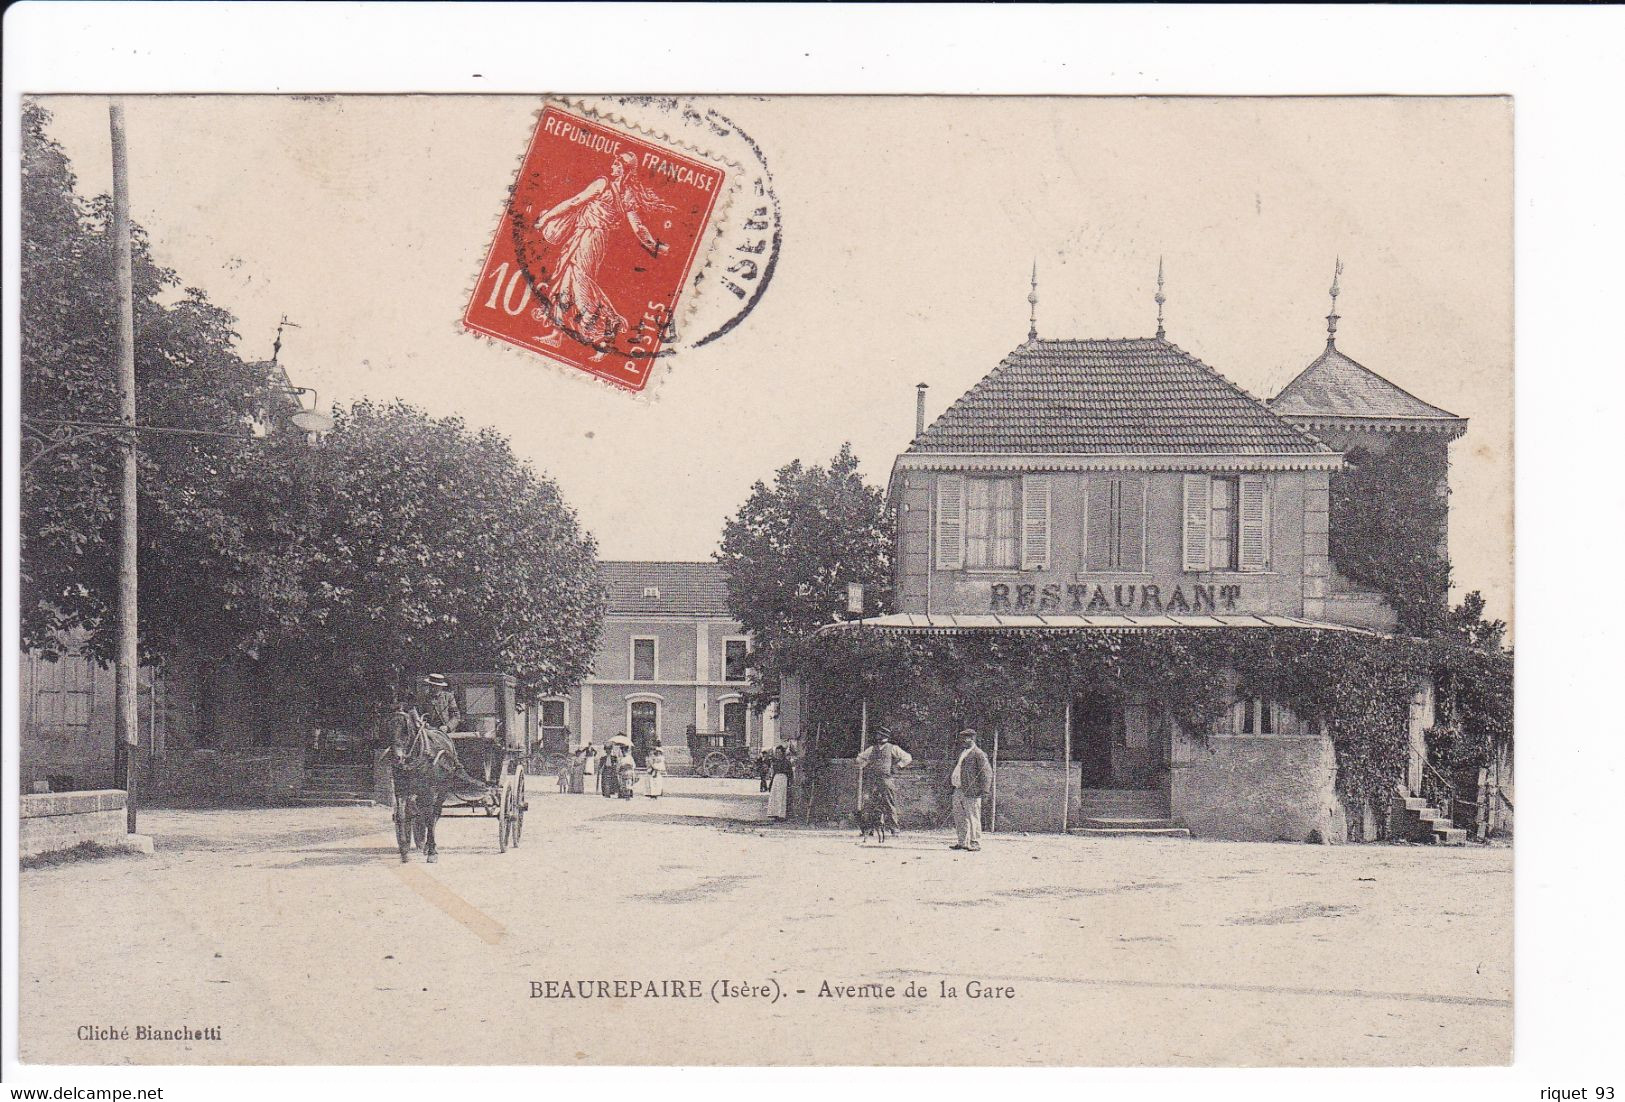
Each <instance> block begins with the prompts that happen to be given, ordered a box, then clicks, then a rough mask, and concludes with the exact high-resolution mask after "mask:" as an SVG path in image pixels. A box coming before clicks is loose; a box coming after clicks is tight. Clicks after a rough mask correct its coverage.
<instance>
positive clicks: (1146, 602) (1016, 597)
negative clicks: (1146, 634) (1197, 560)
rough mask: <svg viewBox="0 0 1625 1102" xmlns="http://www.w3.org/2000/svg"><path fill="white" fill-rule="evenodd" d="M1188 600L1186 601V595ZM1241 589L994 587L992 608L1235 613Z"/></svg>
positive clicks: (997, 584) (1054, 584)
mask: <svg viewBox="0 0 1625 1102" xmlns="http://www.w3.org/2000/svg"><path fill="white" fill-rule="evenodd" d="M1187 590H1188V591H1189V595H1188V596H1187V592H1186V591H1187ZM1240 600H1241V586H1239V585H1190V586H1185V585H1171V586H1161V585H1158V584H1156V583H1154V582H1147V583H1145V584H1140V585H1135V584H1129V585H1120V584H1117V585H1084V584H1082V583H1078V584H1074V585H1063V584H1061V583H1060V582H1052V583H1051V584H1049V585H1038V584H1037V583H1029V582H1016V583H1005V582H995V583H994V584H993V586H992V592H991V595H990V604H989V607H990V608H991V609H992V611H994V612H1082V613H1084V614H1086V615H1087V614H1091V613H1094V614H1104V615H1120V616H1129V615H1156V614H1162V613H1170V614H1176V615H1177V614H1182V613H1193V614H1194V613H1203V612H1235V611H1237V608H1236V605H1237V602H1238V601H1240Z"/></svg>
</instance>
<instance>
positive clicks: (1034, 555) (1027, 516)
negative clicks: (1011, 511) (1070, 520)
mask: <svg viewBox="0 0 1625 1102" xmlns="http://www.w3.org/2000/svg"><path fill="white" fill-rule="evenodd" d="M1049 489H1050V482H1049V478H1048V477H1047V476H1045V475H1027V476H1025V477H1023V478H1022V480H1021V569H1023V570H1048V569H1049Z"/></svg>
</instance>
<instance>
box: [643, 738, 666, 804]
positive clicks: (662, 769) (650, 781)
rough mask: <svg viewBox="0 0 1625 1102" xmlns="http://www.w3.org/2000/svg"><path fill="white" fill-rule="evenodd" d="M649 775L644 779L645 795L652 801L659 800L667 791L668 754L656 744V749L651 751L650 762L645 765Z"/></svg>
mask: <svg viewBox="0 0 1625 1102" xmlns="http://www.w3.org/2000/svg"><path fill="white" fill-rule="evenodd" d="M644 764H645V765H647V766H648V768H649V773H648V775H647V776H646V777H644V778H643V794H644V795H645V796H647V797H649V798H650V799H651V800H658V799H659V798H660V796H661V794H662V793H663V792H665V791H666V753H665V751H663V750H661V749H660V744H659V743H658V742H657V743H655V746H654V749H653V750H650V751H649V757H648V760H647V761H646V762H645V763H644Z"/></svg>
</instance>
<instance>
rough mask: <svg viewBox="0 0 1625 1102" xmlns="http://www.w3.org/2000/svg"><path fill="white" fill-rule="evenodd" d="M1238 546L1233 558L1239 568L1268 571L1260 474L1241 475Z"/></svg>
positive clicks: (1266, 515) (1264, 497) (1266, 500)
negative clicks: (1239, 546) (1238, 548)
mask: <svg viewBox="0 0 1625 1102" xmlns="http://www.w3.org/2000/svg"><path fill="white" fill-rule="evenodd" d="M1239 508H1240V510H1241V520H1240V529H1241V548H1240V553H1239V554H1238V555H1237V557H1236V561H1237V564H1238V568H1239V569H1241V570H1252V571H1259V570H1268V569H1269V564H1270V553H1269V520H1270V516H1269V496H1268V495H1267V494H1266V493H1265V485H1264V478H1263V476H1262V475H1254V474H1250V475H1243V476H1242V478H1241V502H1240V505H1239Z"/></svg>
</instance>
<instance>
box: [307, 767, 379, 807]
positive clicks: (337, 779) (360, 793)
mask: <svg viewBox="0 0 1625 1102" xmlns="http://www.w3.org/2000/svg"><path fill="white" fill-rule="evenodd" d="M294 799H295V800H297V801H298V802H299V803H302V804H312V805H316V806H323V807H348V806H355V805H361V804H370V803H372V802H373V801H372V767H371V766H369V765H351V764H338V763H333V762H307V763H306V765H305V783H304V784H303V786H301V787H300V789H299V795H297V796H295V797H294Z"/></svg>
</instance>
